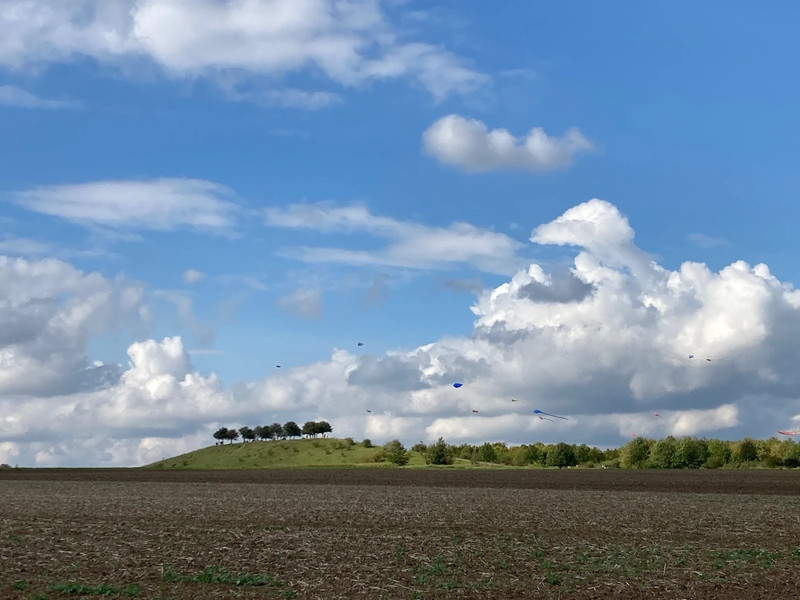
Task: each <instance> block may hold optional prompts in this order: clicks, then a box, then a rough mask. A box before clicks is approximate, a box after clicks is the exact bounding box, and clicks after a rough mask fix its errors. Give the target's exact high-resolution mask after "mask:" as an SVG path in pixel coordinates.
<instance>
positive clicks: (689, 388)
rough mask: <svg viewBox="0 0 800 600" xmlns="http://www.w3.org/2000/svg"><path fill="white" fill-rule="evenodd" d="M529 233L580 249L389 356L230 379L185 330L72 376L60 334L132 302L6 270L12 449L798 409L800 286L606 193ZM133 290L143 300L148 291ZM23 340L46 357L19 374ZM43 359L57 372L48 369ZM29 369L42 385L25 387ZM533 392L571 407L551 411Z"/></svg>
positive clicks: (691, 420) (697, 420) (467, 430)
mask: <svg viewBox="0 0 800 600" xmlns="http://www.w3.org/2000/svg"><path fill="white" fill-rule="evenodd" d="M354 215H355V216H353V215H350V216H349V217H348V216H346V215H342V214H340V213H337V212H335V211H334V212H332V213H330V214H328V213H327V212H325V211H323V212H322V213H321V214H320V215H318V218H319V221H318V225H317V226H318V227H322V226H323V224H327V225H326V226H330V227H333V228H334V229H335V230H340V229H341V228H342V227H345V226H349V225H347V224H353V223H356V224H357V227H358V228H359V230H362V231H363V230H364V227H367V226H370V227H377V228H379V227H382V226H386V227H389V228H391V227H393V226H394V225H393V224H392V222H391V220H389V221H382V220H380V218H377V217H376V218H375V219H377V221H376V222H374V223H373V217H372V216H370V215H369V214H368V213H364V212H358V211H356V212H355V213H354ZM279 216H282V217H284V218H286V219H290V218H292V215H291V214H285V215H284V214H283V213H280V215H279ZM365 223H366V224H369V225H365ZM531 239H532V240H533V241H534V243H537V244H548V245H557V246H564V247H565V251H569V252H570V253H574V259H573V263H572V266H571V268H570V269H569V272H568V273H566V272H564V271H563V270H560V269H559V270H555V271H553V272H548V271H547V270H546V269H545V267H543V266H542V265H539V264H535V263H534V264H530V265H528V266H527V267H526V268H524V269H520V270H519V271H518V272H516V273H515V274H514V275H513V276H511V277H510V278H509V279H508V281H506V282H505V283H503V284H502V285H499V286H497V287H495V288H491V289H485V290H483V291H482V292H481V293H480V295H479V296H478V297H477V299H476V300H475V301H474V304H473V306H472V312H473V313H474V315H475V323H474V329H473V332H472V334H471V335H469V336H465V337H445V338H442V339H439V340H436V341H432V342H430V343H426V344H424V345H420V346H419V347H417V348H414V349H412V350H395V351H391V352H388V353H385V354H382V355H374V354H370V352H369V351H366V352H364V351H363V349H359V350H358V351H356V350H355V349H353V348H351V349H350V350H342V349H334V351H333V352H332V354H331V357H330V359H328V360H322V361H319V362H316V363H314V364H309V365H303V366H296V367H290V366H288V365H284V368H283V369H276V370H275V371H276V372H274V373H272V374H270V375H269V376H267V377H265V378H263V379H261V380H257V381H250V382H239V383H234V384H232V385H230V386H228V387H225V386H223V385H222V383H221V382H220V381H219V379H218V378H217V377H216V376H215V375H213V374H211V375H208V376H205V375H202V374H200V373H198V372H196V371H195V370H194V368H193V367H192V364H191V361H190V357H189V356H188V353H187V352H186V351H185V350H184V349H183V344H182V342H181V340H180V339H178V338H176V337H171V338H165V339H163V340H161V341H157V340H145V341H142V342H138V343H135V344H133V345H131V346H130V348H129V349H128V356H129V359H130V360H129V365H128V366H127V368H126V369H125V370H124V371H123V370H122V368H120V369H119V370H118V371H116V373H115V375H116V376H115V377H111V376H110V375H112V374H114V373H103V372H97V373H95V374H94V376H93V377H91V378H89V383H87V384H86V385H84V386H83V387H80V386H78V387H76V386H74V385H73V386H72V387H70V386H69V385H67V386H66V387H65V388H64V389H66V390H71V391H68V392H60V393H58V389H60V388H59V387H58V386H56V383H60V382H61V383H63V382H68V383H69V382H71V381H72V379H71V378H70V377H71V375H70V373H71V372H73V371H75V370H79V371H85V370H87V369H92V368H94V369H100V368H101V366H103V365H87V364H85V361H83V362H81V361H73V362H72V363H69V364H62V363H60V362H59V361H60V360H62V358H63V357H62V354H63V355H70V356H71V355H72V354H81V353H82V352H83V349H82V348H81V347H80V344H75V343H73V344H71V345H70V344H64V343H62V342H60V341H59V340H60V339H61V338H59V334H60V333H61V332H62V331H64V327H67V325H68V324H70V323H72V324H73V327H74V323H78V324H80V323H83V324H84V325H83V327H86V328H88V327H90V326H96V323H97V322H98V321H97V319H96V315H97V314H100V315H103V314H105V313H103V312H102V311H103V310H108V309H107V308H106V307H107V306H108V305H109V304H111V305H112V306H119V305H120V301H119V300H117V301H111V302H109V301H108V300H107V299H104V300H103V301H102V302H100V301H96V302H91V301H89V300H88V297H90V296H92V295H93V294H92V292H91V290H92V285H90V283H92V281H91V280H90V279H85V278H86V277H88V276H84V275H82V274H80V273H72V272H71V271H69V269H67V268H66V267H65V266H64V265H58V264H49V263H47V264H44V263H43V264H41V265H37V266H36V268H37V272H39V273H40V276H37V278H35V280H30V279H28V280H26V281H28V283H26V284H25V285H24V286H23V287H22V288H20V286H19V285H15V284H14V282H15V277H16V279H19V276H18V275H17V276H15V275H14V269H7V271H6V272H5V273H2V277H0V280H3V281H7V282H10V283H9V284H8V285H7V286H6V287H5V288H4V291H3V293H4V294H6V296H7V297H6V299H5V300H4V302H6V305H7V306H10V307H11V308H12V311H11V312H10V313H6V312H4V313H3V314H11V315H12V317H13V318H12V317H9V319H8V322H7V323H6V324H5V326H3V327H0V335H2V336H4V337H3V339H1V340H0V348H2V352H3V353H5V354H0V374H2V377H0V415H2V417H0V452H1V453H2V455H1V456H5V457H7V458H8V460H7V462H8V461H10V460H13V461H14V462H19V463H20V464H142V463H143V462H144V461H150V460H157V459H158V458H161V457H162V456H164V455H172V454H176V453H178V452H179V451H184V450H186V449H190V448H192V447H196V446H198V445H202V444H205V443H210V434H211V432H212V431H213V429H214V428H215V427H218V426H220V425H225V426H228V427H230V426H241V425H245V424H247V425H251V426H252V425H256V424H262V423H264V422H266V421H267V420H268V421H278V422H284V421H286V420H290V419H291V420H295V421H304V420H308V419H314V420H319V419H325V420H327V421H329V422H330V423H331V424H332V425H333V427H334V431H335V432H336V434H337V435H341V436H353V437H357V438H361V437H370V438H372V439H374V440H375V441H378V442H381V441H388V440H389V439H392V438H395V437H396V438H399V439H401V440H403V441H405V442H407V443H409V444H413V443H414V442H416V441H417V440H419V439H424V440H432V439H435V438H437V437H439V436H443V437H445V439H447V440H448V441H449V442H453V443H458V442H471V443H478V442H481V441H496V440H504V441H506V442H509V443H522V442H532V441H537V440H540V441H544V442H550V443H552V442H557V441H562V440H563V441H569V442H575V443H589V444H596V445H600V446H606V445H610V446H618V445H620V444H623V443H625V442H626V441H627V440H629V439H630V435H631V434H632V433H635V434H636V435H646V436H651V437H663V436H665V435H669V434H672V435H676V436H682V435H697V436H717V437H723V438H726V439H737V438H742V437H744V436H747V435H751V436H754V437H768V436H770V435H772V434H774V433H775V431H776V430H777V429H778V428H783V427H786V426H787V425H788V424H789V423H791V422H792V418H793V417H794V416H796V415H798V412H800V411H799V410H798V403H799V402H800V373H798V371H797V369H796V365H797V361H798V359H800V344H798V340H799V339H800V291H798V290H795V289H794V288H793V286H792V285H790V284H788V283H786V282H782V281H779V280H778V279H777V278H776V277H775V276H773V275H772V274H771V273H770V271H769V269H768V268H767V266H766V265H763V264H758V265H749V264H747V263H746V262H744V261H737V262H734V263H732V264H730V265H728V266H726V267H724V268H722V269H721V270H719V271H712V270H711V269H709V268H708V266H707V265H705V264H702V263H697V262H690V261H687V262H684V263H683V264H682V265H680V267H678V268H676V269H675V270H670V269H666V268H664V267H663V266H660V265H659V264H657V262H656V261H654V260H653V259H652V258H651V257H650V256H649V255H648V254H647V253H646V252H645V251H644V250H642V249H640V248H639V247H638V246H637V245H636V244H635V242H634V240H635V234H634V230H633V228H632V227H631V225H630V223H629V222H628V220H627V219H626V217H625V216H624V215H623V214H621V213H620V211H619V210H618V209H617V208H616V207H615V206H614V205H612V204H610V203H608V202H605V201H601V200H590V201H588V202H585V203H583V204H580V205H578V206H576V207H573V208H571V209H569V210H568V211H566V212H565V213H564V214H562V215H560V216H558V217H556V218H555V219H553V220H552V221H550V222H548V223H545V224H543V225H540V226H538V227H536V228H535V229H534V230H533V232H532V235H531ZM567 249H568V250H567ZM30 268H31V266H30V265H27V266H26V265H24V264H21V266H18V267H17V271H19V270H22V271H24V270H25V269H30ZM54 281H58V282H59V284H58V285H67V286H68V289H71V290H74V291H72V292H70V294H71V296H70V297H74V299H73V300H67V301H62V306H61V308H53V306H52V304H53V302H54V300H52V299H51V296H52V293H51V292H50V291H49V290H50V288H49V287H48V286H51V287H52V286H54V285H56V284H55V283H53V282H54ZM93 285H94V286H95V287H97V288H99V289H101V290H102V289H105V288H106V287H108V286H110V285H111V283H110V282H108V281H105V282H103V281H98V282H94V283H93ZM37 286H38V287H37ZM69 286H72V287H69ZM111 287H112V288H113V286H111ZM36 289H41V290H42V292H41V293H38V294H37V293H35V290H36ZM125 289H127V288H126V287H125V286H122V287H121V288H120V291H118V294H121V295H124V294H122V291H123V290H125ZM121 295H120V297H122V296H121ZM98 300H99V298H98ZM67 306H75V307H76V309H75V310H74V311H69V310H66V307H67ZM126 306H130V310H132V311H135V310H136V307H137V306H138V302H137V301H135V296H134V298H133V299H132V300H131V302H129V303H128V304H126ZM78 307H80V309H78ZM101 307H103V308H102V309H101ZM57 310H61V313H58V314H57V313H56V312H54V311H57ZM115 310H116V311H119V308H117V309H115ZM93 311H94V312H93ZM96 311H100V312H99V313H98V312H96ZM112 312H114V311H112ZM56 314H57V316H55V315H56ZM109 318H110V316H109ZM102 321H103V319H102V318H101V319H100V320H99V322H102ZM67 329H69V327H67ZM72 330H75V329H74V328H73V329H72ZM77 330H78V331H80V327H78V329H77ZM84 335H85V334H84ZM25 344H29V347H26V346H25ZM17 348H20V350H17ZM62 348H66V350H60V349H62ZM9 349H12V350H13V352H12V353H11V354H9V353H8V351H9ZM23 350H24V351H23ZM17 352H18V353H19V356H21V357H25V358H26V360H28V361H29V362H30V363H31V364H36V361H37V360H38V361H39V362H40V363H41V364H42V365H43V366H42V367H41V369H40V370H39V371H36V373H35V374H34V375H32V376H27V375H25V376H22V377H21V376H20V375H19V374H20V373H23V374H24V373H25V371H24V370H22V369H23V367H25V365H23V364H22V362H23V361H17V360H16V359H15V356H17V354H15V353H17ZM84 354H85V353H84ZM690 354H691V355H695V357H696V358H694V359H692V358H689V355H690ZM705 358H710V359H711V360H710V361H707V360H705ZM45 367H47V368H49V369H50V370H51V371H53V372H54V373H55V374H56V375H55V376H50V379H49V380H48V379H47V377H46V376H44V375H41V372H44V373H47V369H46V368H45ZM31 372H33V371H31ZM28 377H33V379H34V381H35V389H34V387H32V386H31V384H28V386H27V387H25V386H23V387H22V388H21V387H20V383H19V382H20V381H27V378H28ZM454 381H460V382H463V384H464V385H463V387H461V388H458V389H456V388H454V387H453V385H452V384H453V382H454ZM23 388H24V389H23ZM512 398H514V399H516V401H515V402H512ZM536 408H539V409H542V410H545V411H547V412H551V413H554V414H561V415H566V416H568V417H569V420H566V421H561V420H558V421H555V422H551V421H544V420H541V419H538V418H536V416H535V415H534V414H533V410H534V409H536ZM473 410H477V411H478V412H477V413H473V412H472V411H473ZM367 411H370V412H367ZM653 412H658V413H659V414H660V415H661V416H660V417H655V416H654V415H653ZM43 415H44V417H43ZM87 431H89V432H92V434H91V435H90V436H89V437H88V438H87V437H86V434H85V432H87ZM75 432H79V433H75ZM77 436H79V437H80V440H79V439H78V437H77ZM1 456H0V457H1Z"/></svg>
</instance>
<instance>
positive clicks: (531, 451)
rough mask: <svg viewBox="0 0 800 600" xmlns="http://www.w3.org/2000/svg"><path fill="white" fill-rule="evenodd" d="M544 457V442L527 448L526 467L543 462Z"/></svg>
mask: <svg viewBox="0 0 800 600" xmlns="http://www.w3.org/2000/svg"><path fill="white" fill-rule="evenodd" d="M544 456H545V454H544V444H542V442H536V443H535V444H529V445H527V446H525V464H526V465H532V464H534V463H539V462H542V461H543V460H544V459H543V457H544Z"/></svg>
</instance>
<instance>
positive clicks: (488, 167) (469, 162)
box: [422, 115, 592, 173]
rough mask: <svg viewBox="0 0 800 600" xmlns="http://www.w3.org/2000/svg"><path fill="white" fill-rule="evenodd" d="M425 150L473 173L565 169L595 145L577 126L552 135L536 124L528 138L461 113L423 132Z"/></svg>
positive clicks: (442, 160) (444, 161) (440, 160)
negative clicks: (554, 135)
mask: <svg viewBox="0 0 800 600" xmlns="http://www.w3.org/2000/svg"><path fill="white" fill-rule="evenodd" d="M422 143H423V148H424V150H425V152H427V153H428V154H430V155H431V156H433V157H434V158H436V160H438V161H439V162H441V163H443V164H447V165H454V166H457V167H461V168H463V169H464V170H466V171H468V172H472V173H477V172H482V171H495V170H501V169H522V170H526V171H536V172H546V171H553V170H556V169H562V168H564V167H567V166H569V165H570V164H571V163H572V159H573V157H574V156H575V155H576V154H577V153H579V152H584V151H587V150H591V149H592V144H591V142H589V141H588V140H587V139H586V138H585V137H583V135H582V134H581V132H580V131H578V130H577V129H576V128H572V129H569V130H568V131H567V132H566V134H564V135H563V136H562V137H560V138H559V137H551V136H549V135H547V133H545V131H544V129H542V128H541V127H534V128H533V129H531V130H530V131H529V132H528V134H527V135H526V136H525V137H524V138H517V137H515V136H513V135H512V134H511V133H509V132H508V131H507V130H505V129H492V130H491V131H490V130H489V128H488V127H487V126H486V125H485V124H484V123H483V122H482V121H478V120H477V119H465V118H464V117H462V116H459V115H448V116H446V117H442V118H441V119H439V120H438V121H436V122H435V123H434V124H433V125H431V126H430V127H429V128H428V129H427V130H425V132H424V133H423V134H422Z"/></svg>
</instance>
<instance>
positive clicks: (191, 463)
mask: <svg viewBox="0 0 800 600" xmlns="http://www.w3.org/2000/svg"><path fill="white" fill-rule="evenodd" d="M382 450H383V449H382V447H380V446H376V447H370V448H365V447H364V446H363V445H360V444H355V443H354V442H353V440H349V441H348V440H341V439H337V438H317V439H313V438H311V439H301V440H274V441H268V442H247V443H239V444H225V445H221V446H209V447H207V448H201V449H200V450H195V451H193V452H188V453H186V454H181V455H180V456H176V457H174V458H168V459H166V460H162V461H159V462H156V463H153V464H151V465H147V466H146V467H144V468H147V469H258V468H273V467H289V468H298V467H342V466H356V465H370V464H371V465H375V464H376V461H375V457H376V456H377V455H378V454H379V453H380V452H381V451H382Z"/></svg>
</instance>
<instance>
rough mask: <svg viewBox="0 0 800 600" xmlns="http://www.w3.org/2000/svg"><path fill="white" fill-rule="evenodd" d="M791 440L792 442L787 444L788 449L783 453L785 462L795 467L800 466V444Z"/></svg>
mask: <svg viewBox="0 0 800 600" xmlns="http://www.w3.org/2000/svg"><path fill="white" fill-rule="evenodd" d="M789 441H790V442H792V443H791V445H787V446H786V451H785V452H784V453H783V464H784V466H786V467H790V468H795V467H798V466H800V444H796V443H795V442H793V441H792V440H789Z"/></svg>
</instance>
